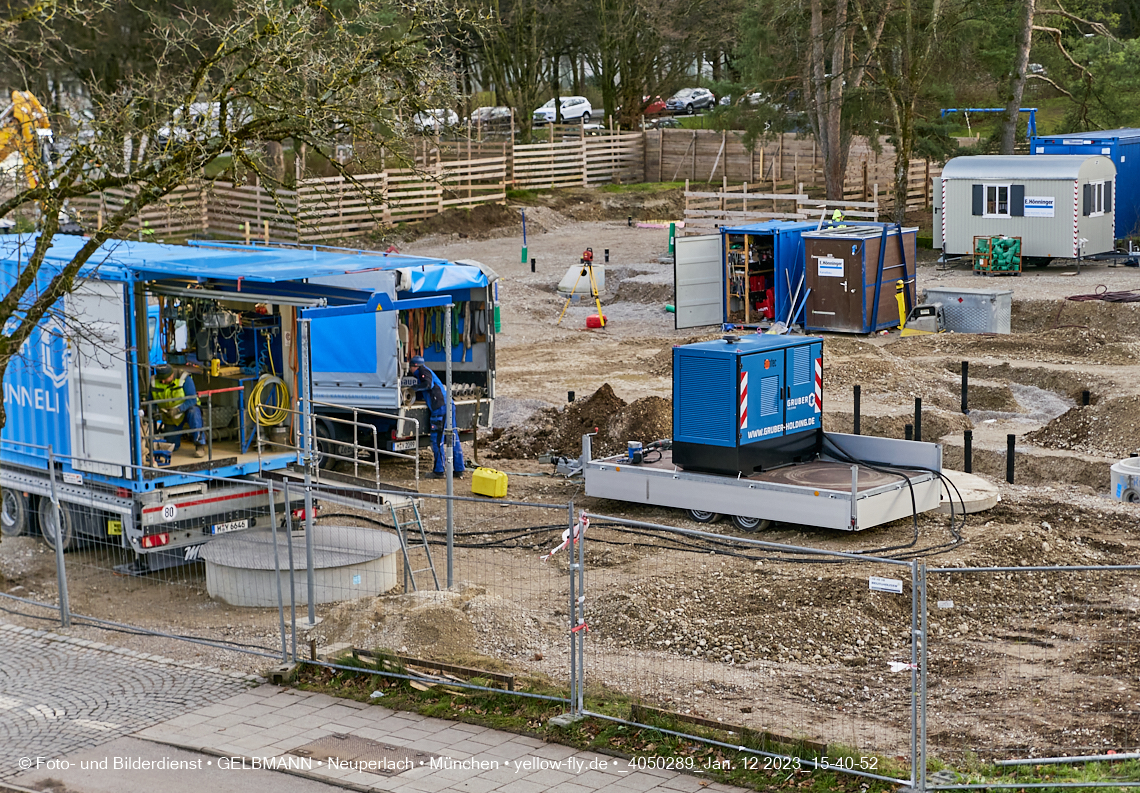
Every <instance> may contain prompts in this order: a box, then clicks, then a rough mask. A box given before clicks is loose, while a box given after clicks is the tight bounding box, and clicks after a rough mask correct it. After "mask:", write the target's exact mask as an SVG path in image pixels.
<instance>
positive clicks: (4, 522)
mask: <svg viewBox="0 0 1140 793" xmlns="http://www.w3.org/2000/svg"><path fill="white" fill-rule="evenodd" d="M27 533H28V497H27V496H25V495H24V494H23V493H21V492H19V491H17V490H9V489H8V488H4V489H3V490H0V534H3V535H4V536H5V537H19V536H20V535H21V534H27Z"/></svg>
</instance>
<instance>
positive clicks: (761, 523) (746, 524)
mask: <svg viewBox="0 0 1140 793" xmlns="http://www.w3.org/2000/svg"><path fill="white" fill-rule="evenodd" d="M732 524H733V525H734V526H736V528H738V529H740V530H741V531H764V529H766V528H768V527H769V526H771V525H772V521H770V520H764V519H763V518H747V517H745V516H744V515H733V516H732Z"/></svg>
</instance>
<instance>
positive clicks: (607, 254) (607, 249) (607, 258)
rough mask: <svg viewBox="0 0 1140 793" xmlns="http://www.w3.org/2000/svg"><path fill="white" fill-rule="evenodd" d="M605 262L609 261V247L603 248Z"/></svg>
mask: <svg viewBox="0 0 1140 793" xmlns="http://www.w3.org/2000/svg"><path fill="white" fill-rule="evenodd" d="M605 263H606V264H609V263H610V249H609V248H606V249H605Z"/></svg>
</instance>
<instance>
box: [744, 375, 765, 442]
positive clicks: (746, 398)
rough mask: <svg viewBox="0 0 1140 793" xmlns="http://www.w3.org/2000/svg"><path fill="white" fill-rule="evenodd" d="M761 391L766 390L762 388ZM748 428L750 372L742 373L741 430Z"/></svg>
mask: <svg viewBox="0 0 1140 793" xmlns="http://www.w3.org/2000/svg"><path fill="white" fill-rule="evenodd" d="M760 390H761V391H763V390H764V389H763V388H761V389H760ZM747 428H748V372H741V373H740V429H742V430H743V429H747Z"/></svg>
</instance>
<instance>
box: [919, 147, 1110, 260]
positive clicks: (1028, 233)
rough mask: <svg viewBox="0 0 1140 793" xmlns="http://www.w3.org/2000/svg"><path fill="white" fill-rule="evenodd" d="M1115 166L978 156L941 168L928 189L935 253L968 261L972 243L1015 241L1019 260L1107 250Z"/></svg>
mask: <svg viewBox="0 0 1140 793" xmlns="http://www.w3.org/2000/svg"><path fill="white" fill-rule="evenodd" d="M1115 183H1116V167H1115V166H1114V165H1113V164H1112V160H1110V159H1109V158H1108V157H1105V156H1102V155H1094V156H1078V155H1050V154H1039V155H1036V156H1033V157H1017V156H997V155H993V156H990V155H981V156H976V157H955V158H954V159H952V160H950V161H949V162H948V163H946V167H945V168H943V169H942V175H941V176H940V177H939V179H938V181H937V183H936V184H935V190H934V246H935V247H936V248H941V249H942V252H943V255H944V256H968V255H971V253H972V252H973V247H974V238H975V237H997V236H1000V235H1004V236H1006V237H1021V255H1022V257H1023V258H1024V257H1031V258H1040V259H1072V258H1076V257H1077V256H1081V255H1084V256H1091V255H1095V254H1098V253H1106V252H1109V251H1111V250H1113V248H1114V246H1115V242H1116V232H1115V213H1114V211H1113V206H1114V205H1115V203H1116V200H1117V196H1118V191H1117V190H1116V184H1115Z"/></svg>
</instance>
